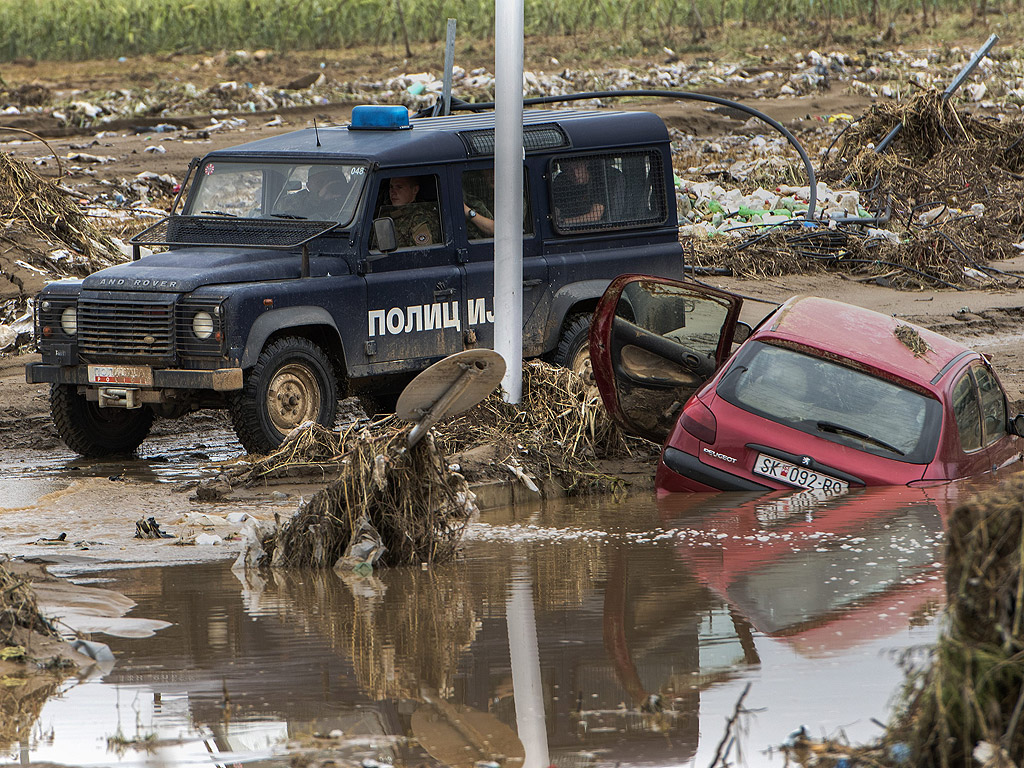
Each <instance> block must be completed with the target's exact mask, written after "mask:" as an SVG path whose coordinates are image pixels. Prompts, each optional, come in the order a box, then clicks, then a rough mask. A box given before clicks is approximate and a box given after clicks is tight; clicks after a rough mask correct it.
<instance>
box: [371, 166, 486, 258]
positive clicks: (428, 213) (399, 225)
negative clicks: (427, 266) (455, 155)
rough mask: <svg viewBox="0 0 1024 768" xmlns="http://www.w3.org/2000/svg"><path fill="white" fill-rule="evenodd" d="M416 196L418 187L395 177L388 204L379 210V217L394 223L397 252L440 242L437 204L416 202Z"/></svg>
mask: <svg viewBox="0 0 1024 768" xmlns="http://www.w3.org/2000/svg"><path fill="white" fill-rule="evenodd" d="M419 193H420V183H419V181H418V180H417V179H415V178H413V177H411V176H396V177H394V178H393V179H391V181H390V183H389V184H388V197H389V199H390V200H391V204H390V205H384V206H381V209H380V216H390V217H391V220H392V221H394V222H395V240H396V242H397V243H398V247H399V248H410V247H421V246H425V245H432V244H434V243H440V242H441V225H440V222H439V220H438V215H437V204H436V203H435V202H433V201H426V200H425V201H420V200H418V199H417V196H418V195H419ZM467 215H468V214H467Z"/></svg>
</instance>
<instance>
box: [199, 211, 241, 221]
mask: <svg viewBox="0 0 1024 768" xmlns="http://www.w3.org/2000/svg"><path fill="white" fill-rule="evenodd" d="M200 213H205V214H206V215H207V216H230V217H231V218H232V219H237V218H238V215H237V214H234V213H228V212H227V211H200Z"/></svg>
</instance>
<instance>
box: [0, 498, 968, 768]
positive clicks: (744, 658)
mask: <svg viewBox="0 0 1024 768" xmlns="http://www.w3.org/2000/svg"><path fill="white" fill-rule="evenodd" d="M982 485H983V483H982ZM978 487H980V486H979V484H977V483H975V484H974V485H973V486H972V488H971V489H970V490H973V489H976V488H978ZM968 490H969V489H967V488H965V487H959V488H958V487H955V486H946V487H943V488H939V489H931V490H929V491H923V490H912V489H905V488H896V489H893V488H888V489H873V490H868V491H864V492H858V493H851V494H849V495H848V496H844V497H839V498H836V499H831V500H820V499H813V498H809V497H806V496H803V495H799V494H798V495H789V496H786V495H779V496H767V497H766V496H761V497H751V496H745V495H736V494H717V495H708V496H680V497H678V498H676V497H672V498H670V499H669V500H668V501H663V502H660V503H658V502H655V500H654V499H653V497H652V496H651V495H646V494H635V495H634V496H633V497H632V498H630V499H628V500H627V501H625V502H622V503H618V504H616V503H614V502H611V501H599V500H588V501H577V502H573V503H558V504H553V503H552V504H548V505H546V506H543V507H541V506H538V507H536V508H532V509H521V510H517V511H510V510H505V511H502V512H492V513H486V514H485V515H484V516H483V518H482V519H481V520H480V521H479V522H478V523H476V524H474V525H473V526H472V527H471V529H470V531H469V534H468V536H467V539H466V541H465V548H464V556H463V557H462V558H461V559H460V560H459V561H458V562H456V563H454V564H451V565H448V566H444V567H434V568H430V569H424V570H419V569H398V570H393V571H390V572H380V573H378V574H376V575H374V576H371V577H364V578H358V577H354V576H347V577H345V578H344V579H342V578H339V577H338V576H336V575H335V574H334V573H326V574H311V573H279V574H274V575H273V576H270V577H256V576H254V575H252V574H250V575H248V576H246V575H245V574H236V573H233V572H232V570H231V567H230V562H226V561H222V562H212V563H198V564H191V565H182V566H171V567H163V568H135V569H130V570H124V569H121V570H114V571H106V572H104V571H97V570H96V569H95V568H88V567H85V566H83V565H69V566H64V567H63V568H61V569H59V571H61V572H64V573H66V574H69V575H70V576H71V577H72V578H73V579H74V580H76V581H82V582H84V583H90V584H97V585H99V586H104V587H108V588H112V589H115V590H118V591H121V592H123V593H124V594H126V595H127V596H128V597H130V598H132V599H133V600H135V601H136V602H137V604H138V605H137V607H136V608H135V609H134V610H133V611H132V613H131V615H132V616H139V617H144V618H147V619H157V620H163V621H167V622H170V623H171V626H169V627H167V628H165V629H162V630H160V631H159V632H157V633H156V634H155V635H154V636H152V637H149V638H143V639H131V638H118V637H109V636H105V635H98V636H96V639H98V640H102V641H104V642H107V643H109V645H110V647H111V648H112V649H113V651H114V654H115V657H116V663H114V665H113V666H112V667H110V666H107V667H104V668H102V669H97V670H95V674H94V676H93V677H91V678H90V679H88V680H86V681H82V682H79V683H78V684H73V681H69V682H68V683H67V684H66V685H65V690H64V692H63V693H62V695H60V696H59V697H56V698H52V699H51V700H50V701H49V702H48V703H46V704H45V705H44V706H43V709H42V713H41V715H40V717H39V718H38V720H37V722H36V724H35V726H33V729H32V735H31V737H30V738H28V739H25V740H24V741H23V743H21V744H12V745H5V746H4V749H3V751H2V752H0V762H7V763H18V762H25V761H27V760H32V761H52V762H55V763H62V764H67V765H83V766H84V765H175V766H184V765H224V764H234V763H249V764H255V765H274V766H278V765H280V766H285V765H288V764H289V759H290V758H289V757H287V756H285V754H284V753H285V749H286V746H287V747H288V748H290V749H291V750H292V752H294V751H296V750H299V751H303V752H306V753H308V755H309V757H310V758H311V759H313V758H326V757H328V756H329V757H331V758H335V759H340V760H346V759H348V760H353V761H361V760H364V759H372V760H380V761H388V762H394V763H395V764H398V765H419V764H424V763H425V764H428V765H429V764H438V763H440V764H445V765H452V766H467V768H469V767H470V766H473V765H474V764H476V763H478V761H490V760H499V761H501V762H502V764H503V765H516V764H519V763H518V762H517V760H516V759H514V758H522V757H523V756H524V755H525V757H526V764H527V765H538V766H547V765H550V764H555V765H561V766H569V765H594V766H611V765H668V764H672V765H695V766H696V765H699V766H706V765H709V764H710V763H711V762H712V759H713V757H714V755H715V752H716V749H717V748H718V747H719V744H720V742H722V739H723V735H724V734H725V732H726V725H725V724H726V720H727V718H729V717H730V716H731V715H732V714H733V712H734V710H735V708H736V705H737V702H738V701H739V700H740V697H741V696H742V695H743V692H744V690H745V688H746V686H747V685H748V684H749V686H750V689H749V692H748V693H747V695H746V697H745V699H744V700H743V707H744V708H745V709H746V710H747V712H746V714H742V715H741V717H740V720H739V722H738V726H740V727H739V728H737V729H734V730H733V731H732V733H731V736H732V737H735V738H734V740H733V741H732V742H731V745H730V746H729V749H730V750H731V752H730V757H731V759H732V760H733V762H734V764H746V765H753V766H760V765H782V764H783V763H784V759H783V756H782V755H781V754H780V753H779V752H778V750H777V747H778V745H779V744H780V743H781V742H782V741H783V740H784V739H785V738H786V734H788V733H789V732H791V731H793V730H794V729H796V728H798V727H800V726H801V725H802V726H805V727H806V728H807V731H808V733H809V734H810V735H811V736H815V737H821V736H838V735H839V734H841V733H843V734H846V736H847V737H848V738H849V739H851V740H852V741H854V742H856V741H858V740H868V739H870V738H872V737H873V736H876V735H878V734H879V728H878V726H877V725H876V724H874V723H872V722H871V718H877V719H879V720H885V719H886V716H887V712H888V704H889V703H890V701H891V699H892V697H893V696H894V695H895V693H896V692H897V690H898V688H899V684H900V682H901V680H902V672H901V671H900V668H899V665H898V658H899V656H900V655H901V654H903V653H904V652H906V651H908V650H910V649H914V648H920V647H921V646H923V645H926V644H928V643H930V642H931V641H932V640H933V639H934V637H935V635H936V631H937V629H936V627H937V614H938V612H939V610H940V608H941V605H942V602H943V589H944V585H943V582H942V562H941V561H942V530H943V518H944V516H945V514H946V512H947V510H949V509H950V508H951V504H952V503H954V501H955V497H956V494H957V493H965V492H967V491H968ZM86 554H88V553H86ZM517 733H518V734H519V736H520V737H521V740H522V745H520V739H519V738H517V737H516V734H517ZM114 737H118V738H120V739H121V740H122V742H121V746H120V749H117V748H115V747H116V746H117V745H116V744H113V745H112V743H111V742H109V741H108V740H109V739H111V738H114ZM131 740H140V741H142V742H144V743H145V745H146V749H143V748H141V747H132V746H127V745H125V744H124V743H123V742H124V741H131ZM115 741H116V739H115ZM723 748H724V747H723Z"/></svg>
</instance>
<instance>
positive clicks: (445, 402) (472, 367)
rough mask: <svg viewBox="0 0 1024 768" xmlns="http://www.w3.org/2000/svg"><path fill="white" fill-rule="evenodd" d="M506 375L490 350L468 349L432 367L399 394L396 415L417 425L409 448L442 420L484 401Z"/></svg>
mask: <svg viewBox="0 0 1024 768" xmlns="http://www.w3.org/2000/svg"><path fill="white" fill-rule="evenodd" d="M504 375H505V360H504V358H502V356H501V355H499V354H498V353H497V352H495V351H494V350H493V349H467V350H465V351H463V352H458V353H456V354H454V355H449V356H448V357H446V358H444V359H443V360H438V361H437V362H436V363H434V364H433V365H432V366H430V367H429V368H427V369H426V370H425V371H422V372H420V374H419V375H418V376H417V377H416V378H415V379H413V380H412V381H410V382H409V384H408V386H406V388H405V389H404V390H402V394H401V395H400V396H399V398H398V405H397V406H396V408H395V415H396V416H398V418H400V419H403V420H405V421H412V422H416V426H415V427H413V428H412V431H411V432H409V447H410V448H411V447H412V446H414V445H416V443H418V442H419V441H420V439H421V438H422V437H423V435H425V434H426V432H427V430H428V429H430V427H432V426H433V425H434V424H436V423H437V422H438V421H440V420H441V419H444V418H447V417H448V416H455V415H456V414H459V413H462V412H463V411H466V410H469V409H470V408H472V407H473V406H474V405H476V404H477V403H479V402H480V401H481V400H483V399H484V398H485V397H487V396H488V395H489V394H491V392H493V391H494V388H495V387H497V386H498V384H500V383H501V378H502V377H503V376H504Z"/></svg>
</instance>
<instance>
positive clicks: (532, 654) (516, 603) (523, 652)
mask: <svg viewBox="0 0 1024 768" xmlns="http://www.w3.org/2000/svg"><path fill="white" fill-rule="evenodd" d="M506 623H507V624H508V650H509V663H510V664H511V665H512V690H513V695H514V699H515V704H516V725H517V726H518V730H519V740H520V741H521V742H522V743H523V748H524V749H525V750H526V757H525V759H524V760H523V768H545V766H548V765H550V764H551V761H550V759H549V757H548V732H547V726H546V724H545V721H544V691H543V689H542V685H541V672H540V650H539V649H538V647H537V619H536V615H535V614H534V611H533V582H532V578H531V576H530V571H529V568H528V566H527V564H526V558H525V557H523V556H521V555H517V556H516V559H515V563H514V564H513V566H512V580H511V582H510V584H509V590H508V607H507V609H506Z"/></svg>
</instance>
